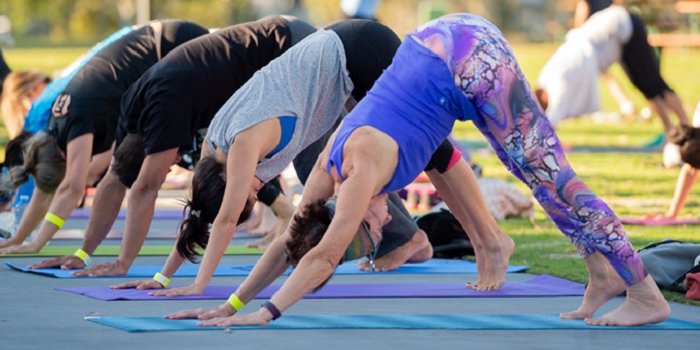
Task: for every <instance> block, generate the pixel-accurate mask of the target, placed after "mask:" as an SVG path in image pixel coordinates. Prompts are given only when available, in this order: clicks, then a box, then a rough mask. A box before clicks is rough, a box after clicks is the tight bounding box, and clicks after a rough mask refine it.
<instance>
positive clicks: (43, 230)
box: [32, 186, 83, 249]
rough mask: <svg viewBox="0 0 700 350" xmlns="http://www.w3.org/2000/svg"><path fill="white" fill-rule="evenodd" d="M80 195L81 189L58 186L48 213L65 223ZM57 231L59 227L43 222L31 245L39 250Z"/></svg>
mask: <svg viewBox="0 0 700 350" xmlns="http://www.w3.org/2000/svg"><path fill="white" fill-rule="evenodd" d="M82 193H83V191H82V189H81V188H76V187H74V186H67V187H63V186H60V187H59V188H58V191H57V192H56V195H55V196H54V198H53V201H51V205H50V206H49V210H48V211H49V212H50V213H52V214H54V215H56V216H58V217H59V218H61V219H63V220H64V221H67V220H68V217H69V216H70V214H71V213H72V212H73V210H74V209H75V205H76V203H78V201H79V200H80V197H81V196H82ZM59 229H60V227H58V226H56V224H55V223H53V222H48V221H43V222H42V223H41V226H40V227H39V232H38V233H37V235H36V237H34V240H33V241H32V245H34V247H35V248H37V249H40V248H41V247H43V246H44V245H45V244H46V242H48V241H49V240H51V238H52V237H53V236H54V235H55V234H56V232H57V231H58V230H59Z"/></svg>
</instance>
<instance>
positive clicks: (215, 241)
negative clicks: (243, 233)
mask: <svg viewBox="0 0 700 350" xmlns="http://www.w3.org/2000/svg"><path fill="white" fill-rule="evenodd" d="M235 230H236V224H235V221H233V222H229V223H226V224H222V223H217V222H216V221H215V222H214V224H213V225H212V228H211V234H210V235H209V243H208V244H207V249H206V250H205V251H204V257H203V258H202V264H201V265H200V266H199V271H198V272H197V278H196V279H195V280H194V285H195V286H199V287H201V288H204V287H206V286H207V285H208V284H209V281H211V277H212V276H213V275H214V271H215V270H216V267H217V266H218V265H219V261H221V257H223V256H224V253H225V252H226V248H227V247H228V244H229V243H230V242H231V238H233V233H234V232H235Z"/></svg>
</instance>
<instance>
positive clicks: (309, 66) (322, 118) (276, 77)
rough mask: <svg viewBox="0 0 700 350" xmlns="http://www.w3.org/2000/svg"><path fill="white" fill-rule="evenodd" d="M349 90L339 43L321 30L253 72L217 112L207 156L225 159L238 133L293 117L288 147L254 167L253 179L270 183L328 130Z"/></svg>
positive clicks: (338, 39) (349, 86) (327, 32)
mask: <svg viewBox="0 0 700 350" xmlns="http://www.w3.org/2000/svg"><path fill="white" fill-rule="evenodd" d="M352 89H353V85H352V81H351V80H350V76H349V75H348V71H347V69H346V58H345V50H344V48H343V44H342V42H341V41H340V38H339V37H338V35H337V34H335V33H334V32H332V31H327V30H319V31H317V32H316V33H314V34H312V35H310V36H308V37H307V38H305V39H304V40H302V41H301V42H300V43H298V44H297V45H294V46H293V47H292V48H290V49H289V50H288V51H287V52H285V53H284V54H283V55H282V56H280V57H278V58H277V59H275V60H273V61H272V62H270V63H269V64H268V65H267V66H265V67H264V68H262V69H261V70H259V71H258V72H256V73H255V74H254V75H253V77H252V78H251V79H250V80H249V81H248V82H247V83H246V84H245V85H243V87H241V88H240V89H239V90H238V91H236V93H234V94H233V96H231V98H230V99H229V100H228V101H227V102H226V103H225V104H224V105H223V107H221V109H220V110H219V111H218V112H217V113H216V116H215V117H214V119H213V120H212V122H211V124H210V126H209V130H208V132H207V136H206V142H207V144H208V146H209V149H210V152H212V153H213V152H214V151H215V150H216V149H217V148H220V149H221V151H222V152H223V153H224V154H228V151H229V148H230V147H231V144H232V143H233V139H234V138H235V137H236V135H238V133H240V132H242V131H244V130H246V129H248V128H250V127H252V126H254V125H256V124H258V123H260V122H262V121H265V120H268V119H272V118H277V117H280V116H292V117H296V125H295V128H294V133H293V135H292V139H291V140H290V141H289V143H288V144H287V145H286V146H285V147H284V148H283V149H281V150H280V151H279V152H277V153H275V154H274V155H273V156H271V157H270V158H265V159H263V160H262V161H261V162H260V163H258V166H257V169H256V172H255V175H256V176H257V177H258V178H259V179H260V180H261V181H263V182H268V181H270V180H271V179H273V178H274V177H275V176H277V175H279V173H280V172H282V170H284V168H285V167H287V165H289V163H291V162H292V160H293V159H294V157H296V156H297V154H299V153H300V152H301V151H303V150H304V149H305V148H306V147H307V146H309V145H310V144H311V143H313V142H314V141H316V140H318V139H319V138H321V137H322V136H323V135H324V134H325V133H326V132H328V130H330V128H331V127H332V126H333V124H334V123H335V121H336V120H337V119H338V118H339V117H340V115H341V112H342V111H343V106H344V104H345V101H346V100H347V99H348V98H349V97H350V93H351V92H352Z"/></svg>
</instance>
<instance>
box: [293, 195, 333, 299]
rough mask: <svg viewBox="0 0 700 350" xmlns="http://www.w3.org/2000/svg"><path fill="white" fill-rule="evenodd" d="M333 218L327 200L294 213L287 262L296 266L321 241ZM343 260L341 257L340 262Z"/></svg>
mask: <svg viewBox="0 0 700 350" xmlns="http://www.w3.org/2000/svg"><path fill="white" fill-rule="evenodd" d="M332 218H333V213H332V212H331V210H330V209H329V208H328V207H326V202H325V201H323V200H318V201H315V202H313V203H309V204H307V205H306V206H305V207H304V208H302V209H301V211H300V212H299V213H297V214H296V215H294V218H293V219H292V222H291V223H290V225H289V234H290V238H289V240H288V241H287V262H288V263H289V264H291V265H292V266H294V267H296V265H297V264H298V263H299V261H301V258H303V257H304V255H306V253H308V252H309V251H310V250H311V249H313V247H315V246H317V245H318V243H319V242H321V239H322V238H323V236H324V235H325V234H326V231H327V230H328V227H329V226H330V224H331V220H332ZM342 262H343V260H342V258H341V260H340V262H339V263H338V264H340V263H342ZM329 280H330V277H328V279H326V280H325V281H323V283H321V284H320V285H319V286H318V287H316V288H315V289H314V292H315V291H317V290H318V289H320V288H321V287H323V286H324V285H325V284H326V283H327V282H328V281H329Z"/></svg>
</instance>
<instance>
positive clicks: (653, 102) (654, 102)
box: [647, 97, 687, 134]
mask: <svg viewBox="0 0 700 350" xmlns="http://www.w3.org/2000/svg"><path fill="white" fill-rule="evenodd" d="M647 102H649V107H650V108H651V110H652V111H654V113H656V114H657V115H658V116H659V118H661V122H662V123H663V124H664V133H666V134H668V132H669V131H671V129H672V128H673V123H672V122H671V119H670V118H669V117H668V114H667V113H666V109H667V107H666V103H665V102H664V100H663V99H662V98H661V97H654V98H651V99H649V100H647ZM686 119H687V118H686Z"/></svg>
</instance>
